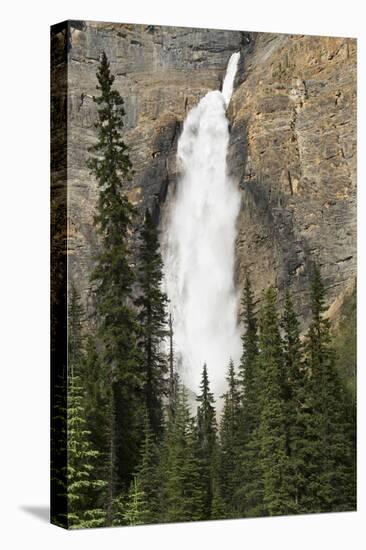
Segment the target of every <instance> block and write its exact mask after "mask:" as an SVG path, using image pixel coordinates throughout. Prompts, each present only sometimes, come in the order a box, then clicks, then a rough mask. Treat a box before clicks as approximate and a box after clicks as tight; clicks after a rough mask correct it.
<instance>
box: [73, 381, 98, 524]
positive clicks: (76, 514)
mask: <svg viewBox="0 0 366 550" xmlns="http://www.w3.org/2000/svg"><path fill="white" fill-rule="evenodd" d="M83 401H84V396H83V389H82V387H81V385H80V379H79V377H77V376H74V377H72V378H71V379H70V386H69V391H68V403H67V456H68V464H67V500H68V526H69V527H71V528H75V529H78V528H84V527H85V528H86V527H99V526H101V525H104V523H105V513H104V511H103V510H102V509H100V508H96V507H95V501H94V499H95V497H96V496H97V495H98V492H99V491H100V490H101V489H102V488H103V487H104V486H105V482H104V481H103V480H99V479H97V478H96V477H95V471H94V470H95V466H94V463H95V461H96V459H97V458H98V452H97V451H95V450H94V449H93V448H92V446H91V444H90V441H89V436H90V432H89V430H87V429H86V420H85V410H84V407H83Z"/></svg>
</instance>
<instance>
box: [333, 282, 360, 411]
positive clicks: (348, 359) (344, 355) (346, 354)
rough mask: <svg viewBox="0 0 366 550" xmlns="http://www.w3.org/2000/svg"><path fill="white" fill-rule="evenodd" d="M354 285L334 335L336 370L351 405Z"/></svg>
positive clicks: (354, 353) (353, 389)
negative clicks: (344, 386)
mask: <svg viewBox="0 0 366 550" xmlns="http://www.w3.org/2000/svg"><path fill="white" fill-rule="evenodd" d="M356 302H357V296H356V284H355V286H354V289H353V291H352V293H351V294H350V295H349V296H347V297H346V298H345V300H344V303H343V304H342V308H341V311H340V321H339V324H338V326H337V328H336V330H335V333H334V344H335V350H336V368H337V370H338V372H339V374H340V376H341V378H342V380H343V382H344V384H345V385H346V388H347V391H348V393H349V396H350V399H351V403H352V405H354V404H355V402H356V389H357V388H356V365H357V309H356Z"/></svg>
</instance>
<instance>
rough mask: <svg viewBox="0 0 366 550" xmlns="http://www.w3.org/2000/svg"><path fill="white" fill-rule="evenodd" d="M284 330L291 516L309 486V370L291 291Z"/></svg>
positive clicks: (284, 316) (286, 308)
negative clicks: (305, 457) (305, 404)
mask: <svg viewBox="0 0 366 550" xmlns="http://www.w3.org/2000/svg"><path fill="white" fill-rule="evenodd" d="M281 327H282V330H283V358H284V364H285V381H284V398H285V407H286V452H287V455H288V456H289V459H290V470H289V477H288V491H289V495H290V498H289V502H288V506H289V513H297V512H298V511H299V501H300V500H301V495H302V494H303V491H304V487H305V483H306V480H305V475H304V468H305V466H306V465H305V463H304V461H303V453H302V449H303V447H304V445H305V446H306V442H305V439H304V435H305V433H306V416H305V415H304V410H303V402H304V397H305V394H304V391H305V387H306V380H305V370H304V366H303V359H302V346H301V341H300V324H299V321H298V319H297V316H296V313H295V310H294V306H293V302H292V299H291V296H290V293H289V292H286V296H285V306H284V312H283V316H282V320H281Z"/></svg>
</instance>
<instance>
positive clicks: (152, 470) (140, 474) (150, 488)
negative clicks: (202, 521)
mask: <svg viewBox="0 0 366 550" xmlns="http://www.w3.org/2000/svg"><path fill="white" fill-rule="evenodd" d="M137 480H138V484H139V487H140V489H141V490H142V491H143V492H144V495H145V498H146V503H147V508H148V509H147V510H146V511H145V522H146V523H157V522H159V520H160V519H161V514H160V508H161V502H160V500H161V471H160V448H159V446H158V444H157V442H156V438H155V435H154V433H153V431H152V429H151V426H150V419H149V415H148V413H147V411H146V414H145V425H144V440H143V443H142V447H141V462H140V465H139V467H138V470H137Z"/></svg>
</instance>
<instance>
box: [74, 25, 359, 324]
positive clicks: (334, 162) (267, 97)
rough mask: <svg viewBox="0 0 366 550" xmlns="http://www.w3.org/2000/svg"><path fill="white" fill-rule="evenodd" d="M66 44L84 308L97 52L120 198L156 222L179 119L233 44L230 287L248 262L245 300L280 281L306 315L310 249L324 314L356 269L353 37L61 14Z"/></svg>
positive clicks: (215, 84) (172, 167) (210, 86)
mask: <svg viewBox="0 0 366 550" xmlns="http://www.w3.org/2000/svg"><path fill="white" fill-rule="evenodd" d="M67 47H68V59H69V72H68V74H69V94H68V138H69V141H68V159H67V160H68V177H69V208H70V220H69V237H70V250H69V257H70V266H71V268H72V269H71V271H72V272H73V274H74V276H75V278H76V280H77V282H78V284H79V286H80V289H81V293H82V297H83V300H84V303H85V304H86V306H87V308H88V309H89V311H90V310H91V309H92V308H93V302H92V299H91V296H92V294H91V293H90V283H89V273H90V270H91V268H92V265H93V262H92V257H93V253H94V251H95V249H96V245H97V241H96V236H95V232H94V229H93V224H92V217H93V212H94V207H95V200H96V186H95V182H94V181H93V179H92V178H91V177H90V175H89V173H88V170H87V168H86V164H85V161H86V158H87V156H88V153H87V149H88V147H89V146H90V145H91V144H92V143H93V140H94V139H95V129H94V121H95V119H96V110H95V105H94V103H93V101H92V96H93V95H94V94H95V93H96V90H95V86H96V76H95V73H96V69H97V64H98V58H99V55H100V52H101V51H102V50H105V52H106V54H107V55H108V57H109V59H110V61H111V68H112V71H113V72H114V74H115V75H116V82H115V83H116V87H117V88H118V90H119V91H120V92H121V94H122V96H123V97H124V99H125V110H126V119H125V120H126V126H125V139H126V142H127V143H128V144H129V146H130V151H131V160H132V163H133V165H134V170H135V176H134V178H133V180H131V182H128V183H127V186H128V189H129V194H130V198H131V200H132V201H133V202H134V204H136V206H137V207H138V208H139V209H140V211H141V212H142V211H143V210H144V209H145V208H146V207H147V206H148V207H150V208H152V209H153V212H154V216H155V217H156V220H157V221H159V219H160V218H161V211H162V209H163V208H164V204H165V200H166V195H167V190H168V189H169V187H170V186H174V185H175V183H176V181H177V168H178V167H177V162H176V160H177V144H178V139H179V136H180V135H181V133H182V129H183V121H184V120H185V119H186V117H187V114H188V112H189V111H190V110H191V109H192V108H193V107H195V106H197V105H198V104H199V102H200V100H201V99H202V98H203V97H204V96H205V95H206V94H207V92H208V91H214V90H220V89H221V86H222V81H223V78H224V75H225V71H226V67H227V63H228V59H229V58H230V56H231V54H232V53H233V52H236V51H240V61H239V65H238V71H237V74H236V78H235V82H234V92H233V95H232V98H231V101H230V105H229V107H228V110H227V118H228V119H229V146H228V159H227V166H228V169H229V172H230V175H231V177H232V179H233V181H234V184H235V185H237V186H238V188H239V189H240V193H241V207H240V212H239V215H238V219H237V231H238V232H237V239H236V244H235V267H234V271H235V272H234V276H235V281H236V285H237V288H238V289H240V287H241V286H242V283H243V279H244V276H245V273H246V272H249V274H250V275H251V278H252V284H253V288H254V292H255V296H256V299H257V300H258V303H259V301H260V295H261V290H262V288H263V287H265V286H266V285H268V284H274V285H275V286H276V288H278V289H279V296H280V299H281V297H282V296H283V289H284V288H285V286H289V287H290V289H291V290H292V291H293V295H294V297H295V302H296V305H297V308H298V310H299V312H300V314H301V316H302V318H303V319H304V323H305V324H306V320H307V319H308V315H309V311H308V309H307V306H306V304H307V303H308V299H307V298H308V288H309V273H310V268H311V261H312V259H315V260H316V259H318V260H319V261H320V264H321V269H322V273H323V275H324V277H325V283H326V287H327V290H328V303H329V305H331V306H332V308H331V311H332V312H333V314H334V315H336V313H337V310H338V305H339V304H341V303H342V297H343V295H344V293H345V292H347V289H348V288H349V287H351V286H352V285H353V284H354V277H355V273H356V250H355V241H356V239H355V234H356V210H355V208H356V207H355V196H356V130H355V128H356V41H355V40H352V39H345V38H324V37H306V36H295V35H275V34H270V33H265V34H256V33H249V34H248V33H240V32H232V31H217V30H197V29H193V30H192V29H184V28H168V27H165V28H161V27H154V26H135V25H118V24H107V23H105V24H101V23H90V22H75V23H74V24H71V25H70V33H69V37H68V43H67ZM137 225H138V224H137ZM337 304H338V305H337Z"/></svg>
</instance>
